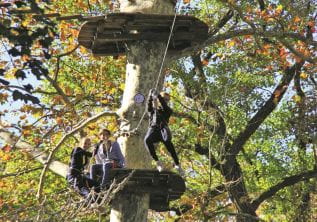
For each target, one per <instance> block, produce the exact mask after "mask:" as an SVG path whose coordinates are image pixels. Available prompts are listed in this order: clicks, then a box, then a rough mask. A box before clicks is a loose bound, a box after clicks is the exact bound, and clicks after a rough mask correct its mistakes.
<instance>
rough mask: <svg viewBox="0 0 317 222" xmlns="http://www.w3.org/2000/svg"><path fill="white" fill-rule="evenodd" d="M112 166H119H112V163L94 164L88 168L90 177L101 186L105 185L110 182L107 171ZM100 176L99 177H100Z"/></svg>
mask: <svg viewBox="0 0 317 222" xmlns="http://www.w3.org/2000/svg"><path fill="white" fill-rule="evenodd" d="M112 168H121V167H114V165H113V163H105V164H94V165H92V166H91V168H90V178H91V179H92V180H94V181H97V182H98V184H100V185H101V187H105V186H107V185H109V184H110V182H111V181H110V178H109V171H110V169H112ZM101 176H102V178H101V179H100V177H101Z"/></svg>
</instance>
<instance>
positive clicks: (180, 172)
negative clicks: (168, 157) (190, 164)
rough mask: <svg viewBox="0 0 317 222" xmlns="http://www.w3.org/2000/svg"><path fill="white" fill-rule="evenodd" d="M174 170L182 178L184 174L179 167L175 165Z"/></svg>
mask: <svg viewBox="0 0 317 222" xmlns="http://www.w3.org/2000/svg"><path fill="white" fill-rule="evenodd" d="M175 169H176V170H177V172H178V173H179V175H181V176H184V174H185V172H184V170H183V169H182V168H181V166H180V165H175Z"/></svg>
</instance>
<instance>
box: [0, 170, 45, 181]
mask: <svg viewBox="0 0 317 222" xmlns="http://www.w3.org/2000/svg"><path fill="white" fill-rule="evenodd" d="M39 169H42V167H35V168H32V169H27V170H21V171H19V172H15V173H7V174H3V175H0V179H2V178H6V177H16V176H20V175H22V174H25V173H30V172H33V171H36V170H39Z"/></svg>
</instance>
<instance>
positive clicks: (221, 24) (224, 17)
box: [210, 10, 234, 36]
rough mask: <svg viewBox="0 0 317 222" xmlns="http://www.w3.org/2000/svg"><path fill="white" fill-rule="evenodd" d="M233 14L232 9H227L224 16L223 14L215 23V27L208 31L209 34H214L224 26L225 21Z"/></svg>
mask: <svg viewBox="0 0 317 222" xmlns="http://www.w3.org/2000/svg"><path fill="white" fill-rule="evenodd" d="M233 15H234V13H233V11H232V10H229V11H228V12H227V13H226V15H225V16H223V17H222V18H221V19H220V20H219V22H218V23H217V25H216V27H215V28H214V29H213V30H212V31H210V35H211V36H212V35H215V34H216V33H217V32H218V31H219V30H220V29H221V28H222V27H224V26H225V25H226V24H227V22H228V21H229V20H230V19H231V18H232V16H233Z"/></svg>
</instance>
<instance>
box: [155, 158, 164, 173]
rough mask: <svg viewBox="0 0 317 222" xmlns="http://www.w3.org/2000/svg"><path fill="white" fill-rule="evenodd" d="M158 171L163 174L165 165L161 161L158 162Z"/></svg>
mask: <svg viewBox="0 0 317 222" xmlns="http://www.w3.org/2000/svg"><path fill="white" fill-rule="evenodd" d="M156 169H157V170H158V171H159V172H162V170H163V164H162V162H161V161H159V160H158V161H156Z"/></svg>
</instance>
